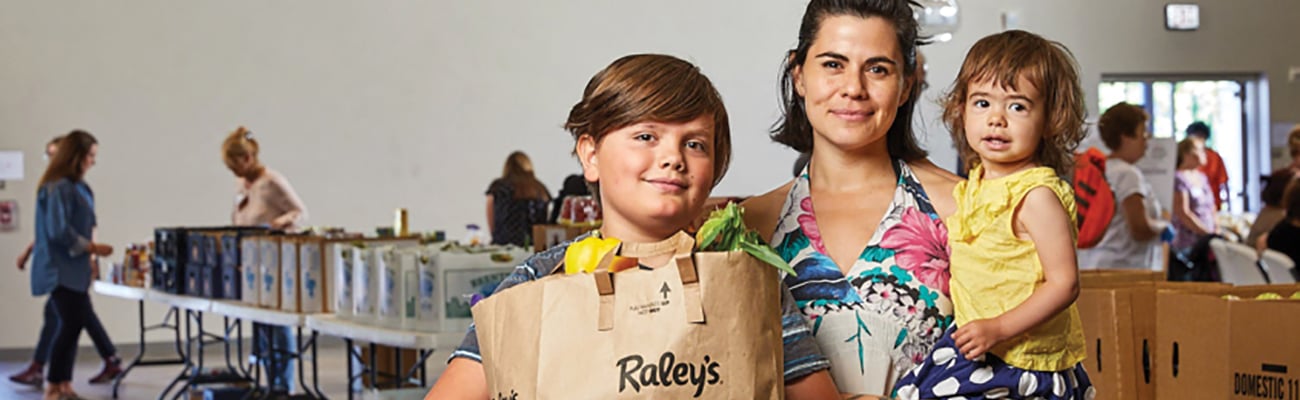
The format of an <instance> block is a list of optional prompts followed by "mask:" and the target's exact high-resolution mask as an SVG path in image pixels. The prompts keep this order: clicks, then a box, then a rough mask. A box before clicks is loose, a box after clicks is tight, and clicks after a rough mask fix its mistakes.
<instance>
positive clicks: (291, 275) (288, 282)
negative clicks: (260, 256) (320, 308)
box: [279, 236, 303, 313]
mask: <svg viewBox="0 0 1300 400" xmlns="http://www.w3.org/2000/svg"><path fill="white" fill-rule="evenodd" d="M302 240H303V238H302V237H297V236H286V237H284V238H282V239H280V307H279V309H280V310H281V311H288V312H295V313H296V312H298V311H299V310H302V296H301V295H300V294H301V293H302V291H301V290H299V289H301V287H302V285H301V284H300V283H299V281H298V277H299V275H298V274H299V272H300V271H299V270H298V244H299V243H301V242H302Z"/></svg>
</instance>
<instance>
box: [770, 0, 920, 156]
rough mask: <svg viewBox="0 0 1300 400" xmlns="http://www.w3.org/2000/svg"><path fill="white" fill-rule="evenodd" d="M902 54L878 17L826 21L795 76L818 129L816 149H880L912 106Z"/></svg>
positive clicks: (891, 29) (887, 24)
mask: <svg viewBox="0 0 1300 400" xmlns="http://www.w3.org/2000/svg"><path fill="white" fill-rule="evenodd" d="M903 63H904V60H903V54H902V50H901V49H900V48H899V46H898V35H897V33H896V32H895V28H894V25H893V23H891V22H889V21H887V20H885V19H883V18H879V17H869V18H861V17H856V16H847V15H839V16H831V17H827V18H825V19H823V20H822V22H821V28H820V29H818V30H817V36H816V37H815V38H814V39H813V42H812V45H811V46H809V49H808V56H807V58H806V59H805V60H804V62H803V63H802V64H800V65H797V66H795V68H794V71H793V72H792V74H793V78H794V87H795V91H796V92H798V93H799V96H800V97H801V98H802V99H803V102H804V108H805V110H807V115H808V122H809V123H810V124H811V125H812V128H813V135H814V136H813V143H814V148H815V147H816V146H817V143H824V144H828V145H831V146H834V147H836V148H839V149H841V150H843V151H855V150H862V149H867V148H874V147H878V148H879V149H880V150H881V151H884V150H885V148H886V147H885V145H886V142H885V137H886V134H887V133H888V132H889V127H890V126H891V125H893V124H894V118H895V116H896V115H897V114H898V107H899V106H900V105H902V104H903V103H905V102H907V99H908V93H910V83H909V82H908V80H907V79H905V77H904V75H903V66H904V64H903Z"/></svg>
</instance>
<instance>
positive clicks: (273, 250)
mask: <svg viewBox="0 0 1300 400" xmlns="http://www.w3.org/2000/svg"><path fill="white" fill-rule="evenodd" d="M280 239H281V238H280V237H279V236H263V237H262V238H261V239H260V240H258V243H259V247H260V249H259V250H258V251H259V252H261V253H262V254H261V255H259V256H258V261H259V263H258V270H259V272H258V275H257V280H258V283H259V284H260V287H259V289H258V290H261V291H262V293H261V294H259V295H258V305H260V306H262V307H264V308H271V309H277V308H280Z"/></svg>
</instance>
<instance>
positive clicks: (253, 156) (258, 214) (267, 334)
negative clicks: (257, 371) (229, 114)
mask: <svg viewBox="0 0 1300 400" xmlns="http://www.w3.org/2000/svg"><path fill="white" fill-rule="evenodd" d="M259 150H260V147H259V146H258V144H257V140H256V139H254V138H253V132H252V131H249V130H248V129H247V128H244V127H242V126H241V127H239V128H238V129H235V131H234V132H231V133H230V135H229V136H227V137H226V141H225V142H223V143H222V144H221V155H222V160H223V161H225V163H226V168H229V169H230V172H231V173H234V174H235V206H234V210H233V211H232V212H231V214H230V222H231V223H232V224H234V225H236V226H266V227H270V228H271V229H278V230H293V229H294V228H297V227H298V226H300V225H301V224H302V222H303V221H304V220H306V219H307V208H306V207H304V206H303V205H302V200H301V199H299V198H298V194H297V193H294V191H293V187H292V186H289V181H288V180H287V179H285V178H284V175H280V173H279V172H276V171H274V170H272V169H270V168H267V167H266V166H265V165H262V161H261V160H259V159H258V158H257V156H258V151H259ZM253 330H254V332H263V334H261V335H259V336H258V337H259V339H258V340H257V342H255V343H254V349H253V352H254V353H257V354H259V355H260V354H261V353H262V352H263V350H262V349H264V348H265V347H266V346H267V344H266V342H265V341H266V340H274V341H275V347H276V348H278V349H296V348H297V340H296V338H295V337H294V336H293V333H292V332H291V331H290V330H289V328H288V327H282V326H281V327H277V326H272V325H263V324H256V323H255V324H253ZM272 357H277V360H276V362H275V363H274V365H276V366H277V367H278V368H279V369H278V370H276V371H272V370H271V365H272V363H271V362H270V360H268V359H266V357H262V358H260V362H262V364H263V365H266V368H267V376H268V377H269V379H270V380H271V390H273V391H278V392H289V391H291V390H292V389H293V372H292V371H293V360H291V359H280V357H284V355H283V353H276V354H274V355H272Z"/></svg>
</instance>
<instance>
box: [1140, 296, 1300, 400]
mask: <svg viewBox="0 0 1300 400" xmlns="http://www.w3.org/2000/svg"><path fill="white" fill-rule="evenodd" d="M1295 291H1300V286H1296V285H1266V286H1245V287H1234V288H1229V289H1224V290H1218V291H1210V290H1204V291H1195V292H1176V291H1160V292H1159V293H1157V295H1156V307H1157V309H1158V315H1157V323H1156V330H1157V333H1156V337H1157V340H1156V351H1155V356H1156V362H1155V363H1156V365H1157V366H1158V368H1157V369H1156V386H1157V389H1156V398H1157V399H1242V400H1245V399H1295V398H1300V341H1298V340H1297V339H1296V332H1300V301H1296V300H1253V298H1254V297H1255V296H1257V295H1259V294H1260V293H1265V292H1273V293H1277V294H1279V295H1282V296H1284V297H1285V296H1290V294H1291V293H1294V292H1295ZM1228 294H1231V295H1235V296H1239V297H1241V298H1243V299H1248V300H1227V299H1224V298H1223V296H1224V295H1228Z"/></svg>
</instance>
